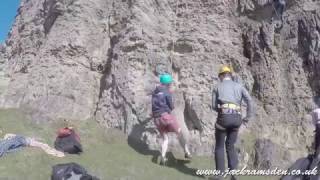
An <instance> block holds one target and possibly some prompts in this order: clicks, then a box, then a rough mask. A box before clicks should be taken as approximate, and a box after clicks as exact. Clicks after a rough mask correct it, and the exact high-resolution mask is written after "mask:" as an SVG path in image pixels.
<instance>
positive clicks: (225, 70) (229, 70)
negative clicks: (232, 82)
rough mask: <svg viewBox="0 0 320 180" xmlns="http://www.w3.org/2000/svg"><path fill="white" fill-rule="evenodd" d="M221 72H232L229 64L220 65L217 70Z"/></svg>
mask: <svg viewBox="0 0 320 180" xmlns="http://www.w3.org/2000/svg"><path fill="white" fill-rule="evenodd" d="M222 73H232V70H231V68H230V67H229V66H222V67H221V68H220V70H219V74H222Z"/></svg>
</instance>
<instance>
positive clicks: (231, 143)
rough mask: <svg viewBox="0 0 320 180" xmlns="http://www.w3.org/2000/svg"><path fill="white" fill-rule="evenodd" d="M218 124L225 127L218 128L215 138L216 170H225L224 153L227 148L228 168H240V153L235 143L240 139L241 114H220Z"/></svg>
mask: <svg viewBox="0 0 320 180" xmlns="http://www.w3.org/2000/svg"><path fill="white" fill-rule="evenodd" d="M217 124H219V125H220V126H222V127H223V129H222V128H216V132H215V138H216V146H215V162H216V169H217V170H220V171H224V170H225V158H224V151H225V146H226V152H227V158H228V168H230V169H236V168H237V166H238V153H237V151H236V149H235V143H236V141H237V137H238V130H239V127H240V125H241V115H240V114H219V115H218V119H217Z"/></svg>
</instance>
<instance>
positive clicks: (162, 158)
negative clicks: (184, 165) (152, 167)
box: [160, 157, 168, 166]
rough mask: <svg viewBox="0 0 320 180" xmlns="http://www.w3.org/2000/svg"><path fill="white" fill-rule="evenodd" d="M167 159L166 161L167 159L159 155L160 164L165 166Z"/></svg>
mask: <svg viewBox="0 0 320 180" xmlns="http://www.w3.org/2000/svg"><path fill="white" fill-rule="evenodd" d="M167 161H168V159H167V158H166V157H161V160H160V165H162V166H165V165H166V163H167Z"/></svg>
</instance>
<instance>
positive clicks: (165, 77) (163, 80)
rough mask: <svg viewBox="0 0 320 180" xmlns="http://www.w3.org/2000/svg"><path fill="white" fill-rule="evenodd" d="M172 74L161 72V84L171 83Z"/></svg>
mask: <svg viewBox="0 0 320 180" xmlns="http://www.w3.org/2000/svg"><path fill="white" fill-rule="evenodd" d="M172 81H173V80H172V76H171V75H170V74H162V75H160V82H161V84H170V83H172Z"/></svg>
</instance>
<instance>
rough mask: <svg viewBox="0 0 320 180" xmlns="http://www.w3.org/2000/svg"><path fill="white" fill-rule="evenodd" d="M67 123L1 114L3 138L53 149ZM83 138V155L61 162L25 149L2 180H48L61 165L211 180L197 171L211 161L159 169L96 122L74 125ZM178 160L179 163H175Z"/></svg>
mask: <svg viewBox="0 0 320 180" xmlns="http://www.w3.org/2000/svg"><path fill="white" fill-rule="evenodd" d="M63 124H64V123H63V122H54V123H38V124H37V123H35V122H32V121H30V120H28V119H27V118H26V117H25V116H24V114H22V113H20V112H18V111H17V110H0V136H1V137H3V135H4V134H5V133H16V134H21V135H26V136H30V137H37V138H40V139H42V141H43V142H46V143H48V144H49V145H51V146H52V145H53V142H54V139H55V135H56V134H55V132H56V130H57V129H58V128H59V127H61V126H62V125H63ZM74 126H75V128H76V130H77V131H78V132H79V134H80V136H81V140H82V144H83V148H84V153H83V154H81V155H80V156H78V155H67V156H66V157H64V158H56V157H53V156H49V155H47V154H45V153H44V152H43V151H41V150H39V149H34V148H24V149H21V150H19V151H18V152H15V153H10V154H7V155H5V156H3V157H1V158H0V180H22V179H24V180H47V179H50V175H51V168H52V166H53V165H55V164H58V163H68V162H76V163H79V164H80V165H82V166H83V167H85V168H86V169H87V170H88V171H89V173H91V174H93V175H95V176H97V177H99V178H100V179H101V180H113V179H119V180H127V179H130V180H131V179H134V180H135V179H137V180H144V179H146V180H149V179H155V180H158V179H159V180H172V179H174V180H178V179H181V180H188V179H190V180H194V179H206V178H202V177H199V176H196V174H195V171H196V170H197V169H210V168H211V167H212V166H213V159H212V158H211V157H194V158H193V160H192V161H191V162H189V163H188V162H187V161H185V160H184V159H183V158H182V154H175V155H173V154H172V153H169V158H170V161H169V163H168V166H160V165H158V164H157V163H156V161H157V157H156V156H155V155H157V152H156V151H150V154H149V155H143V154H140V153H138V152H137V151H136V150H134V149H133V148H132V147H130V146H129V145H128V143H127V139H126V137H124V135H123V134H122V133H121V132H119V131H116V130H108V131H107V132H105V131H104V130H103V129H102V128H100V127H99V125H98V124H97V123H96V122H95V121H92V120H91V121H77V123H74ZM173 156H175V158H174V157H173ZM270 178H271V177H241V178H240V179H243V180H245V179H249V180H250V179H252V180H254V179H257V180H258V179H261V180H263V179H270Z"/></svg>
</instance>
